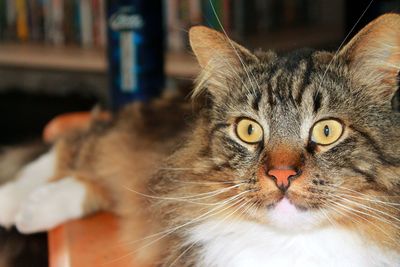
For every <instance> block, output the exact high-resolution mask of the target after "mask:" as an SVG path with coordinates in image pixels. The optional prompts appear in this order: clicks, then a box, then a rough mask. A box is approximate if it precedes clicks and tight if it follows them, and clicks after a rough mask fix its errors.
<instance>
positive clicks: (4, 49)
mask: <svg viewBox="0 0 400 267" xmlns="http://www.w3.org/2000/svg"><path fill="white" fill-rule="evenodd" d="M0 66H6V67H7V66H8V67H24V68H40V69H51V70H67V71H80V72H82V71H83V72H97V73H106V72H107V59H106V53H105V50H104V49H86V48H80V47H63V46H61V47H57V46H50V45H43V44H13V43H0ZM199 70H200V68H199V67H198V65H197V63H196V60H195V58H194V56H192V55H190V54H189V53H168V54H167V55H166V64H165V71H166V73H167V75H169V76H174V77H182V78H193V77H195V76H196V75H197V73H198V71H199Z"/></svg>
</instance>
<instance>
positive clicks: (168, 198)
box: [124, 183, 243, 201]
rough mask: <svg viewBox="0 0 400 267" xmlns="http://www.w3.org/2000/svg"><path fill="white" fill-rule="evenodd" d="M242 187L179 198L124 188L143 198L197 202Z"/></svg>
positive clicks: (235, 186)
mask: <svg viewBox="0 0 400 267" xmlns="http://www.w3.org/2000/svg"><path fill="white" fill-rule="evenodd" d="M241 185H243V183H240V184H236V185H233V186H229V187H225V188H222V189H217V190H214V191H210V192H206V193H200V194H196V195H191V196H178V197H159V196H153V195H149V194H145V193H141V192H138V191H136V190H134V189H131V188H129V187H127V186H124V187H125V189H127V190H128V191H130V192H133V193H135V194H138V195H140V196H143V197H147V198H152V199H160V200H174V201H195V200H201V199H206V198H211V197H214V196H217V195H220V194H222V193H225V192H227V191H229V190H231V189H234V188H237V187H239V186H241Z"/></svg>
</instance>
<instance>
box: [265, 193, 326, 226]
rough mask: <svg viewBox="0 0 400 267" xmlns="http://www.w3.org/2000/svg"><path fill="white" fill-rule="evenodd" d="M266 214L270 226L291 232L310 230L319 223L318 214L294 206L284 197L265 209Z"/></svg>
mask: <svg viewBox="0 0 400 267" xmlns="http://www.w3.org/2000/svg"><path fill="white" fill-rule="evenodd" d="M266 213H267V214H266V216H267V220H268V222H269V224H270V225H271V226H273V227H275V228H278V229H282V230H286V231H292V232H301V231H305V230H310V229H312V228H313V227H315V226H317V225H319V224H320V222H321V219H320V218H321V216H320V215H319V214H318V212H316V211H313V210H310V209H305V208H303V207H301V206H299V205H296V204H294V203H292V202H291V201H290V200H289V199H288V198H286V197H284V198H282V199H280V200H279V201H277V202H276V203H275V204H273V205H271V206H270V207H269V208H267V211H266Z"/></svg>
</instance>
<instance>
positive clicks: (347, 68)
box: [54, 14, 400, 266]
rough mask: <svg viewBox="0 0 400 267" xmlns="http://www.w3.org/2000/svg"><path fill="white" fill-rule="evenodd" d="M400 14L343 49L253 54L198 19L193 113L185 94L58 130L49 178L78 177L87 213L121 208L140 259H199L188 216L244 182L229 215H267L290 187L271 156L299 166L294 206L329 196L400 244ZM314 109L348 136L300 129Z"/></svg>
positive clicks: (338, 211) (343, 213)
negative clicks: (326, 140)
mask: <svg viewBox="0 0 400 267" xmlns="http://www.w3.org/2000/svg"><path fill="white" fill-rule="evenodd" d="M399 26H400V16H399V15H395V14H388V15H385V16H382V17H380V18H379V19H377V20H375V21H374V22H372V23H370V24H369V25H368V26H367V27H365V28H364V29H363V30H362V31H361V32H360V33H359V34H358V35H357V36H356V37H355V38H354V39H353V40H351V41H350V42H349V43H348V45H347V46H345V47H344V48H343V49H342V50H341V51H340V52H339V53H338V54H333V53H328V52H321V51H313V50H303V51H296V52H293V53H291V54H289V55H284V56H279V55H277V54H276V53H274V52H271V51H270V52H257V53H255V54H252V53H250V52H249V51H247V50H246V49H245V48H243V47H241V46H239V45H237V44H236V43H233V42H232V41H230V40H229V39H227V38H226V37H225V36H224V35H222V34H221V33H218V32H216V31H213V30H210V29H207V28H205V27H194V28H192V30H191V31H190V40H191V45H192V48H193V51H194V53H195V54H196V56H197V58H198V61H199V63H200V65H201V66H202V68H203V71H202V73H201V75H200V77H199V79H198V82H197V87H196V89H195V91H194V96H195V101H198V97H199V96H205V99H206V102H205V103H204V105H203V107H202V108H201V109H200V110H199V111H197V112H196V113H197V114H196V118H195V119H192V118H191V116H190V114H193V110H192V109H191V107H190V106H185V105H183V104H181V103H180V102H174V101H172V100H160V101H158V102H157V101H156V102H155V103H152V104H151V105H144V104H133V105H131V106H128V107H127V108H126V109H124V110H123V111H122V113H121V114H119V116H118V117H117V118H115V120H114V121H113V122H112V123H110V124H108V125H104V124H103V125H94V126H93V128H92V129H91V130H90V131H88V132H83V133H77V134H75V135H73V136H68V137H66V138H65V139H63V140H61V141H60V142H59V143H58V144H57V147H58V153H59V154H58V156H59V160H58V162H59V166H58V172H57V174H56V175H55V177H54V179H60V178H62V177H65V176H71V175H72V176H74V177H77V178H78V179H80V180H82V181H84V182H85V183H86V184H87V185H88V190H89V192H90V194H89V197H88V198H87V202H86V211H87V212H88V213H90V212H94V211H97V210H111V211H113V212H115V213H116V214H118V215H120V216H122V217H123V218H124V221H125V223H124V225H123V227H122V235H123V236H124V237H125V238H128V239H129V241H135V240H136V241H137V242H135V243H132V244H133V246H132V249H133V248H139V250H138V251H136V252H137V254H138V255H139V256H138V257H139V258H140V260H141V264H143V265H145V264H148V265H151V264H155V263H158V264H159V265H161V266H169V264H171V263H176V264H177V266H193V265H194V263H195V262H196V255H197V252H198V251H199V249H200V248H199V247H197V246H196V245H193V244H191V245H193V246H190V244H189V245H188V244H186V243H184V240H185V236H186V235H187V231H188V229H190V228H191V227H192V226H193V225H195V224H197V223H199V222H201V219H199V218H201V216H202V214H207V212H209V213H210V212H211V217H218V218H224V217H225V216H227V215H228V214H231V213H232V211H233V210H234V209H235V208H237V207H238V205H239V204H240V203H243V202H238V203H234V205H231V206H229V205H227V206H228V207H227V208H226V209H225V210H223V209H222V208H221V209H218V210H217V211H219V212H212V209H213V207H214V208H215V206H213V203H221V202H222V201H224V200H227V199H229V198H231V197H234V196H236V195H238V194H240V193H241V192H244V191H245V190H250V191H249V192H248V193H246V194H245V195H244V197H243V200H244V201H247V203H250V204H252V206H251V207H250V206H249V205H248V208H249V209H252V210H253V211H254V212H252V213H246V212H241V213H238V214H233V217H235V216H236V217H241V218H244V219H245V220H249V221H256V222H259V223H261V224H269V222H268V220H267V219H266V218H265V217H264V216H263V213H262V210H263V209H265V208H268V207H271V206H273V205H274V203H276V202H277V201H278V200H279V199H281V198H282V192H281V191H280V190H279V189H278V188H277V187H276V186H275V184H274V182H273V180H272V179H269V178H268V177H266V174H265V168H266V166H268V164H277V163H279V164H280V163H282V164H291V165H296V166H297V167H299V168H301V170H302V174H301V175H300V177H298V178H297V179H296V180H293V181H291V186H290V188H289V190H288V191H287V192H286V196H287V197H288V198H289V199H290V200H291V201H293V202H294V203H295V204H296V205H297V207H298V208H301V209H307V210H308V209H309V210H318V209H325V210H326V212H327V213H328V215H329V216H330V218H331V221H334V222H335V223H336V224H338V225H341V226H343V227H345V228H348V229H351V230H352V231H355V232H359V233H361V234H362V236H364V237H365V238H366V239H368V240H370V241H372V242H374V243H376V244H378V245H379V246H381V247H384V248H391V249H394V250H396V251H397V252H399V253H400V245H399V241H398V240H400V231H399V226H400V223H399V221H400V220H399V219H398V218H400V214H399V213H400V212H399V209H398V208H397V206H398V205H399V204H400V180H399V178H400V157H399V155H398V154H399V152H400V113H399V112H398V111H396V110H393V108H392V106H391V100H392V98H393V96H394V94H395V92H396V90H397V86H398V75H397V74H398V72H399V69H400V31H399V29H400V27H399ZM241 117H248V118H252V119H254V120H256V121H258V122H259V123H260V124H261V125H263V127H264V132H265V136H264V139H263V141H262V142H261V143H260V144H256V145H248V144H245V143H243V142H241V141H240V140H239V139H238V138H237V137H236V136H235V133H234V130H233V128H234V126H235V124H236V121H237V119H238V118H241ZM309 117H311V118H313V119H312V121H313V122H315V121H317V120H319V119H321V118H329V117H334V118H337V119H339V120H340V121H341V122H342V123H343V124H344V125H345V131H344V134H343V136H342V137H341V138H340V140H339V141H338V142H336V143H335V144H333V145H330V146H318V145H316V144H314V143H313V142H311V141H310V140H309V139H308V129H306V130H307V131H306V132H305V133H306V135H307V137H306V139H304V136H302V133H301V131H302V130H301V125H302V123H303V121H305V120H307V118H309ZM310 126H312V124H311V125H310ZM181 140H185V141H181ZM176 143H178V146H177V144H176ZM177 147H178V149H176V148H177ZM174 149H176V150H175V152H174V153H173V154H171V153H172V151H173V150H174ZM239 183H243V184H242V185H241V186H238V187H235V188H234V189H227V190H226V191H224V192H222V193H219V194H215V195H213V196H210V197H199V196H209V195H207V192H216V190H220V189H223V188H226V187H228V186H232V185H235V184H239ZM144 194H145V195H147V197H146V196H144ZM195 196H197V197H195ZM182 197H184V198H182ZM178 198H180V199H178ZM196 218H197V219H196ZM331 221H329V220H328V219H326V220H325V221H324V222H322V223H321V224H320V225H318V226H316V227H324V226H325V225H327V224H329V223H331ZM188 222H189V223H188ZM177 226H181V227H177ZM174 227H175V229H174ZM169 229H174V230H173V231H168V230H169ZM382 229H384V231H383V230H382ZM157 233H165V235H163V234H158V235H157ZM152 234H153V235H154V234H155V236H153V237H152V236H151V235H152ZM147 236H150V237H149V238H147V239H146V238H145V237H147ZM143 238H145V239H143ZM156 239H159V240H158V241H154V240H156ZM151 241H154V242H152V243H151V244H149V243H150V242H151ZM140 248H141V249H140Z"/></svg>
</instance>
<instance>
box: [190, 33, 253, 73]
mask: <svg viewBox="0 0 400 267" xmlns="http://www.w3.org/2000/svg"><path fill="white" fill-rule="evenodd" d="M189 40H190V46H191V47H192V50H193V52H194V54H195V55H196V58H197V61H198V62H199V64H200V66H201V67H202V68H203V69H205V68H206V67H210V64H211V65H215V64H223V65H224V64H232V65H233V66H240V65H241V64H242V63H241V60H246V59H248V58H253V59H255V56H254V55H253V54H252V53H250V51H248V50H247V49H246V48H244V47H243V46H241V45H239V44H237V43H235V42H234V41H232V40H230V39H229V38H228V37H226V36H225V35H224V34H222V33H220V32H218V31H216V30H213V29H210V28H207V27H204V26H194V27H192V28H190V30H189Z"/></svg>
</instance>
